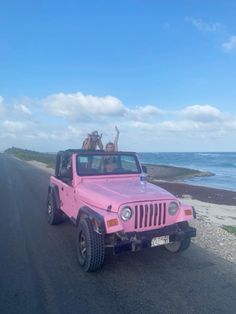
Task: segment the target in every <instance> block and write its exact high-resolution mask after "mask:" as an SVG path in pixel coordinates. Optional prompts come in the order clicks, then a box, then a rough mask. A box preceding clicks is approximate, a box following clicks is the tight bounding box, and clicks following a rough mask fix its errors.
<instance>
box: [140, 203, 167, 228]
mask: <svg viewBox="0 0 236 314" xmlns="http://www.w3.org/2000/svg"><path fill="white" fill-rule="evenodd" d="M166 208H167V206H166V203H151V204H150V203H148V204H143V205H135V207H134V216H135V217H134V228H135V229H139V228H145V227H152V226H163V225H165V224H166Z"/></svg>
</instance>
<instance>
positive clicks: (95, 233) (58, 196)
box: [47, 149, 196, 271]
mask: <svg viewBox="0 0 236 314" xmlns="http://www.w3.org/2000/svg"><path fill="white" fill-rule="evenodd" d="M144 171H145V169H144V167H143V168H142V167H141V165H140V163H139V161H138V159H137V156H136V154H135V153H130V152H115V153H110V152H109V153H107V152H104V151H85V150H72V149H70V150H66V151H62V152H59V153H58V154H57V160H56V170H55V176H51V178H50V185H49V188H48V198H47V214H48V222H49V223H50V224H52V225H54V224H58V223H60V222H62V221H63V218H64V217H65V215H66V216H68V217H69V218H70V219H71V220H72V221H73V222H74V223H75V225H76V226H77V235H76V249H77V256H78V261H79V264H80V265H81V266H82V267H83V268H84V270H85V271H95V270H97V269H99V268H101V266H102V265H103V262H104V255H105V248H106V247H110V248H111V247H112V248H113V252H114V253H118V252H120V251H122V250H132V251H136V250H138V249H141V248H145V247H155V246H160V245H164V246H165V248H166V249H167V250H169V251H170V252H180V251H183V250H186V249H187V248H188V247H189V244H190V241H191V237H194V236H196V229H194V228H191V227H189V225H188V221H189V220H191V219H193V217H195V211H194V208H192V207H191V206H187V205H183V204H181V203H180V201H179V200H178V199H176V197H175V196H173V195H172V194H170V193H169V192H167V191H165V190H164V189H162V188H160V187H158V186H156V185H154V184H151V183H148V182H146V180H145V177H144V175H143V174H144V173H143V172H144Z"/></svg>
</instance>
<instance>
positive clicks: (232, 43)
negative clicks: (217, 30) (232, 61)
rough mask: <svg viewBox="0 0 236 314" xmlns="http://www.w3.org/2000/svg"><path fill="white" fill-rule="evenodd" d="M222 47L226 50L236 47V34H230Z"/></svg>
mask: <svg viewBox="0 0 236 314" xmlns="http://www.w3.org/2000/svg"><path fill="white" fill-rule="evenodd" d="M222 47H223V49H224V50H225V51H226V52H229V51H231V50H233V49H236V36H235V35H232V36H230V38H229V40H228V41H227V42H225V43H223V44H222Z"/></svg>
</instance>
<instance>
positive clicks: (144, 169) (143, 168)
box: [142, 165, 147, 173]
mask: <svg viewBox="0 0 236 314" xmlns="http://www.w3.org/2000/svg"><path fill="white" fill-rule="evenodd" d="M142 171H143V172H144V173H147V167H146V166H144V165H142Z"/></svg>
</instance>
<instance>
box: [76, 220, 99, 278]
mask: <svg viewBox="0 0 236 314" xmlns="http://www.w3.org/2000/svg"><path fill="white" fill-rule="evenodd" d="M76 250H77V257H78V261H79V264H80V265H81V266H82V267H83V269H84V270H85V271H88V272H92V271H96V270H98V269H100V268H101V267H102V265H103V262H104V255H105V247H104V236H103V235H101V234H98V233H96V232H95V231H94V230H93V226H92V223H91V221H90V220H89V219H88V218H84V219H81V220H80V222H79V225H78V227H77V235H76Z"/></svg>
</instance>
